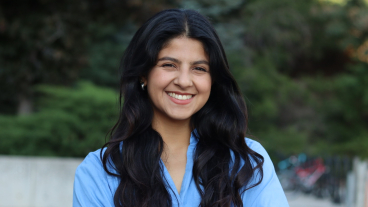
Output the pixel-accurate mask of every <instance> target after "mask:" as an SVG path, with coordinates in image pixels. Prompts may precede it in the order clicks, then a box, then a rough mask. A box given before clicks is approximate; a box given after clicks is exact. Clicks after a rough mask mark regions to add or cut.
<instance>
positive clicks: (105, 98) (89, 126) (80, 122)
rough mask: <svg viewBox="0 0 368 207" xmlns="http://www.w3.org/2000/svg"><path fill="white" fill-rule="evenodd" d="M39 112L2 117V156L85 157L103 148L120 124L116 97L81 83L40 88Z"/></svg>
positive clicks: (102, 89)
mask: <svg viewBox="0 0 368 207" xmlns="http://www.w3.org/2000/svg"><path fill="white" fill-rule="evenodd" d="M37 91H39V92H41V93H42V94H43V96H42V97H41V98H40V99H39V101H38V104H37V106H38V107H39V109H40V111H39V112H37V113H34V114H32V115H29V116H17V117H13V116H0V131H1V133H0V142H1V143H2V144H1V146H0V154H16V155H43V156H80V157H83V156H85V155H86V154H87V153H88V152H90V151H94V150H96V149H98V148H100V147H102V145H103V144H104V137H105V136H106V134H107V132H108V131H109V129H110V128H111V127H112V126H113V124H114V122H115V121H116V120H117V115H118V110H117V109H118V107H117V99H116V97H117V94H116V93H115V92H114V91H113V90H111V89H105V88H99V87H96V86H94V85H92V84H91V83H88V82H80V83H79V84H77V86H76V87H74V88H65V87H55V86H54V87H51V86H46V85H43V86H38V88H37Z"/></svg>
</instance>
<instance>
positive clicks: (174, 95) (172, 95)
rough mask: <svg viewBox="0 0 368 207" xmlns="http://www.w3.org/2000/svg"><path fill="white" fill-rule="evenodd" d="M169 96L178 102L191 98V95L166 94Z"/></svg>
mask: <svg viewBox="0 0 368 207" xmlns="http://www.w3.org/2000/svg"><path fill="white" fill-rule="evenodd" d="M167 94H168V95H169V96H171V97H173V98H176V99H179V100H187V99H190V98H192V97H193V95H178V94H176V93H171V92H170V93H167Z"/></svg>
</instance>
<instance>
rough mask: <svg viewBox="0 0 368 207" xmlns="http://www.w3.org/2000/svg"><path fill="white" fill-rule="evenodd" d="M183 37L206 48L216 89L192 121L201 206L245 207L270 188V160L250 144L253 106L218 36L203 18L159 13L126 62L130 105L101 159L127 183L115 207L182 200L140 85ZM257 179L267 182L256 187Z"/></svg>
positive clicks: (124, 81)
mask: <svg viewBox="0 0 368 207" xmlns="http://www.w3.org/2000/svg"><path fill="white" fill-rule="evenodd" d="M179 36H185V37H188V38H193V39H196V40H199V41H201V42H202V44H203V47H204V49H205V51H206V53H207V55H208V57H209V61H210V64H209V65H210V68H211V70H210V74H211V78H212V81H213V84H212V87H211V94H210V97H209V100H208V101H207V103H206V104H205V105H204V106H203V108H202V109H200V110H199V111H198V112H197V113H195V114H194V115H193V116H192V118H191V126H192V129H195V130H196V133H194V135H195V138H196V139H197V140H198V143H197V146H196V149H195V155H194V158H193V159H194V160H193V161H194V166H193V178H194V181H195V184H196V186H197V190H198V191H199V193H200V195H201V197H202V201H201V203H200V206H202V207H205V206H206V207H208V206H211V207H212V206H231V205H234V206H243V203H242V199H241V193H243V192H244V191H245V190H248V189H249V188H252V187H254V186H256V185H258V184H259V183H260V182H261V181H262V178H263V168H262V165H263V157H262V156H261V155H260V154H258V153H256V152H254V151H252V150H251V149H250V148H249V147H248V146H247V144H246V142H245V139H244V137H245V134H246V130H247V112H246V106H245V103H244V100H243V98H242V96H241V93H240V90H239V88H238V86H237V84H236V82H235V80H234V78H233V76H232V75H231V73H230V71H229V66H228V62H227V59H226V55H225V52H224V49H223V47H222V45H221V42H220V40H219V37H218V35H217V34H216V31H215V30H214V28H213V27H212V25H211V24H210V22H209V21H208V20H207V19H206V18H205V17H204V16H202V15H201V14H199V13H197V12H195V11H193V10H179V9H170V10H165V11H162V12H159V13H157V14H156V15H154V16H153V17H151V18H150V19H149V20H148V21H147V22H146V23H144V24H143V26H142V27H141V28H140V29H139V30H138V31H137V32H136V34H135V35H134V37H133V39H132V40H131V42H130V44H129V46H128V48H127V49H126V51H125V54H124V56H123V59H122V63H121V70H122V76H121V85H120V86H121V88H120V89H121V93H120V105H121V104H122V100H123V102H124V103H123V104H122V107H121V111H120V117H119V120H118V122H117V123H116V125H115V126H114V127H113V129H112V131H111V133H110V135H111V139H110V141H108V142H107V143H106V144H105V146H104V147H106V150H105V151H104V154H103V156H102V151H101V157H102V161H103V166H104V169H105V171H106V172H107V173H108V174H110V175H114V176H118V177H119V178H120V183H119V186H118V188H117V189H116V192H115V196H114V203H115V206H124V207H133V206H134V207H135V206H143V207H145V206H157V207H166V206H172V200H173V199H175V198H171V196H170V194H169V192H168V190H170V189H167V188H166V186H167V185H166V182H167V181H166V179H165V178H164V177H163V176H162V175H163V166H162V164H161V162H160V157H161V154H162V152H163V146H164V142H163V140H162V137H161V135H160V134H159V133H158V132H157V131H155V130H154V129H152V125H151V124H152V119H153V107H152V105H151V102H150V100H149V97H148V93H147V91H146V90H142V89H141V86H140V79H141V78H142V77H147V75H148V73H149V72H150V70H151V68H153V66H154V65H155V64H156V62H157V56H158V54H159V52H160V50H161V49H162V47H163V46H164V45H165V44H166V43H168V41H169V40H171V39H173V38H175V37H179ZM122 142H123V144H122ZM242 162H243V163H244V164H242ZM252 163H253V164H254V163H255V164H254V165H252ZM110 167H113V168H114V169H115V171H116V173H113V172H112V171H111V168H110ZM109 169H110V170H109ZM256 173H259V175H260V176H256V175H255V174H256ZM256 177H258V178H260V179H258V180H256V182H251V180H252V179H255V178H256ZM171 190H172V189H171Z"/></svg>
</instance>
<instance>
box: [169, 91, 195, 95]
mask: <svg viewBox="0 0 368 207" xmlns="http://www.w3.org/2000/svg"><path fill="white" fill-rule="evenodd" d="M166 93H175V94H178V95H192V96H194V95H195V94H192V93H183V92H179V91H166Z"/></svg>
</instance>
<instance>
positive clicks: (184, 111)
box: [144, 37, 212, 120]
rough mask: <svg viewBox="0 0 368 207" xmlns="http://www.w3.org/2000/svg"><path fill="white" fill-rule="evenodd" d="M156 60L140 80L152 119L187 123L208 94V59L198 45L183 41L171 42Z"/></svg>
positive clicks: (178, 39)
mask: <svg viewBox="0 0 368 207" xmlns="http://www.w3.org/2000/svg"><path fill="white" fill-rule="evenodd" d="M157 60H158V61H157V64H156V65H155V66H154V67H153V68H152V70H151V71H150V73H149V74H148V77H147V79H144V82H145V85H147V91H148V94H149V97H150V99H151V101H152V104H153V108H154V115H155V117H156V118H157V117H163V118H169V119H171V120H190V117H191V116H192V115H193V114H194V113H196V112H197V111H198V110H200V109H201V108H202V107H203V106H204V104H205V103H206V102H207V100H208V98H209V96H210V92H211V84H212V81H211V76H210V67H209V59H208V56H207V54H206V52H205V50H204V48H203V46H202V43H201V42H200V41H198V40H195V39H190V38H187V37H178V38H174V39H172V40H171V41H170V42H169V44H168V45H167V46H166V47H164V48H163V49H162V50H161V51H160V53H159V54H158V58H157Z"/></svg>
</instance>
